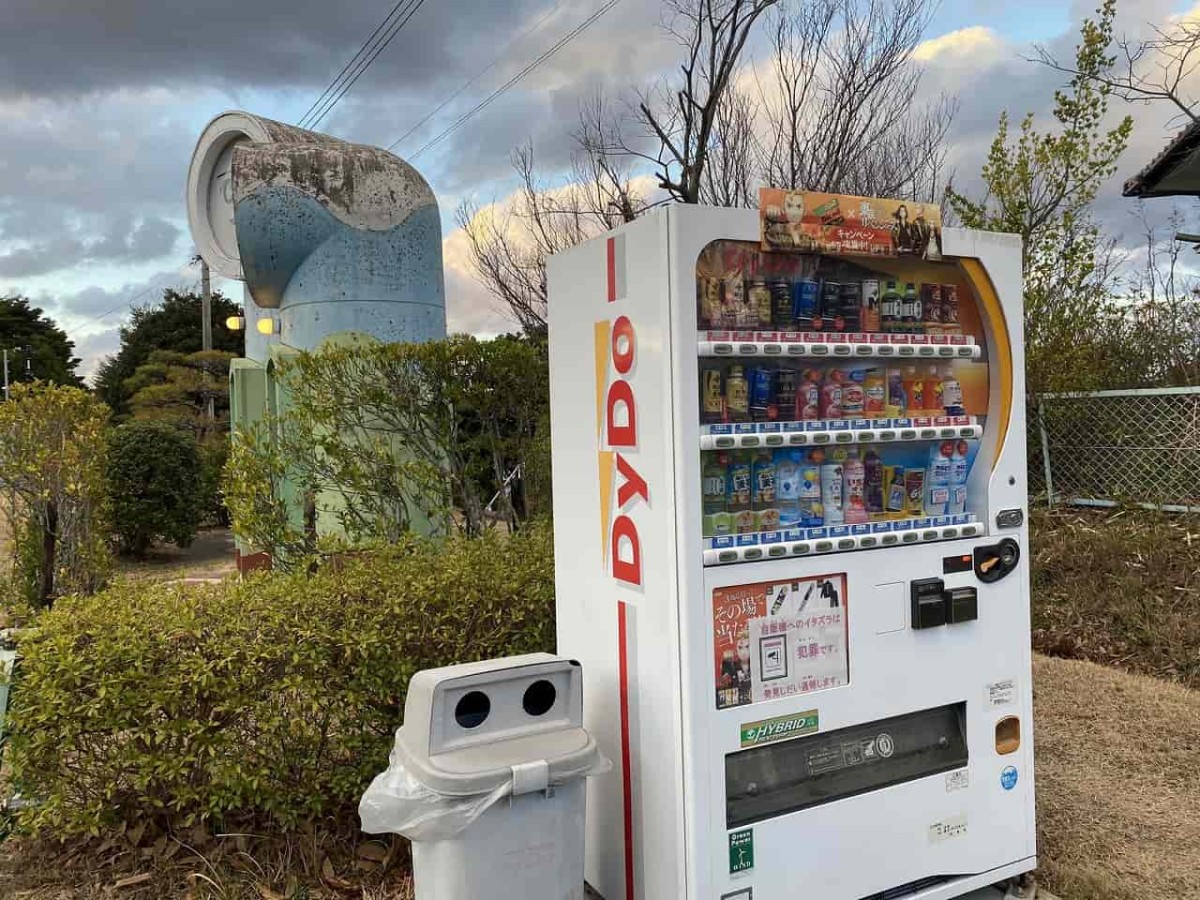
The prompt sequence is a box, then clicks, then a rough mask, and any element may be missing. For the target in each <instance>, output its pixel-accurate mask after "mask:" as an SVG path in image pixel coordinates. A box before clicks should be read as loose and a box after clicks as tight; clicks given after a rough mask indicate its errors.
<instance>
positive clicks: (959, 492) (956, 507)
mask: <svg viewBox="0 0 1200 900" xmlns="http://www.w3.org/2000/svg"><path fill="white" fill-rule="evenodd" d="M968 450H970V447H969V445H968V444H967V442H966V441H959V442H958V443H956V444H955V445H954V455H953V456H951V457H950V502H949V504H948V506H947V507H946V514H947V515H951V516H958V515H962V514H963V513H965V512H966V511H967V475H968V474H969V473H970V467H969V466H968V465H967V452H968Z"/></svg>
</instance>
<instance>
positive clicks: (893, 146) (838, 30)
mask: <svg viewBox="0 0 1200 900" xmlns="http://www.w3.org/2000/svg"><path fill="white" fill-rule="evenodd" d="M935 8H936V4H935V3H933V2H932V0H816V2H813V3H805V4H798V5H796V6H788V7H780V8H779V10H778V12H777V14H776V15H775V17H774V27H773V28H772V32H771V40H772V44H773V50H774V54H773V66H774V70H773V72H772V73H771V74H772V78H771V80H770V82H769V83H768V85H767V86H765V87H763V89H762V90H761V96H762V102H763V104H764V106H765V108H766V118H767V120H768V121H769V122H770V124H771V127H772V132H771V134H770V136H769V137H768V139H767V140H766V141H765V142H764V144H765V147H766V153H765V155H764V158H763V161H762V177H763V179H764V180H765V181H767V182H768V183H770V184H771V185H773V186H776V187H786V188H802V189H809V190H824V191H830V192H836V193H848V194H866V195H872V196H888V197H905V198H909V199H914V200H923V201H933V202H935V201H937V200H939V199H940V197H941V194H942V177H943V174H944V169H945V159H946V147H945V137H946V133H947V131H948V130H949V127H950V124H951V122H952V121H953V119H954V115H955V113H956V111H957V101H956V100H954V99H952V98H950V97H948V96H945V95H943V96H940V97H937V98H935V99H934V100H932V101H930V102H928V103H925V104H920V103H918V102H917V95H918V91H919V88H920V84H921V70H920V67H919V66H918V65H917V64H916V63H915V62H914V61H913V59H912V54H913V51H914V50H915V49H916V47H917V45H918V44H919V43H920V41H921V39H922V37H923V35H924V32H925V29H926V28H927V27H928V25H929V23H930V21H931V19H932V16H933V13H934V10H935Z"/></svg>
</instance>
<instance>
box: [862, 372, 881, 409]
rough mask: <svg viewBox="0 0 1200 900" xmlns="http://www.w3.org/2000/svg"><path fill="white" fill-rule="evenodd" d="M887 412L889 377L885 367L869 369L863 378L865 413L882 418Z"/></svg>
mask: <svg viewBox="0 0 1200 900" xmlns="http://www.w3.org/2000/svg"><path fill="white" fill-rule="evenodd" d="M886 414H887V377H886V375H885V374H884V370H883V369H867V372H866V376H865V377H864V378H863V415H865V416H866V417H867V418H868V419H882V418H883V417H884V416H885V415H886Z"/></svg>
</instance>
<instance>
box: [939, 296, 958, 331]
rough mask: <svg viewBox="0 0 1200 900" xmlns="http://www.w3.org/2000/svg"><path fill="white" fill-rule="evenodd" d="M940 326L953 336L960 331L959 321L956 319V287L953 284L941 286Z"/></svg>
mask: <svg viewBox="0 0 1200 900" xmlns="http://www.w3.org/2000/svg"><path fill="white" fill-rule="evenodd" d="M942 325H943V326H944V327H945V328H946V330H947V331H953V332H954V333H955V334H957V333H958V332H959V329H961V327H962V325H961V320H960V319H959V317H958V286H957V285H953V284H943V285H942Z"/></svg>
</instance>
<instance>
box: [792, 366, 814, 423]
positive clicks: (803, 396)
mask: <svg viewBox="0 0 1200 900" xmlns="http://www.w3.org/2000/svg"><path fill="white" fill-rule="evenodd" d="M819 418H821V375H820V373H819V372H816V371H814V370H813V369H808V370H807V371H805V373H804V376H803V378H802V380H801V382H800V384H799V385H798V386H797V387H796V412H795V416H794V418H793V420H792V421H794V422H807V421H810V420H812V419H819Z"/></svg>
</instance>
